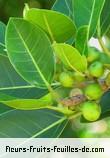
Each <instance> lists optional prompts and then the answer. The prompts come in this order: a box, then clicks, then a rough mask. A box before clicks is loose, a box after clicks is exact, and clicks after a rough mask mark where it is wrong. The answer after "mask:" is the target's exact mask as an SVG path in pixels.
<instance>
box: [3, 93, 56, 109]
mask: <svg viewBox="0 0 110 158" xmlns="http://www.w3.org/2000/svg"><path fill="white" fill-rule="evenodd" d="M2 103H4V104H5V105H8V106H10V107H12V108H15V109H21V110H35V109H42V108H43V109H44V108H46V107H49V106H50V105H52V103H53V101H52V97H51V95H50V94H47V95H46V96H43V97H41V98H40V99H15V100H11V101H2Z"/></svg>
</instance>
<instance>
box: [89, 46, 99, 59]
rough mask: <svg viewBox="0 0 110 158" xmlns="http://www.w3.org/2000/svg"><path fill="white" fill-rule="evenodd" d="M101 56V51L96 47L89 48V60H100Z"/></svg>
mask: <svg viewBox="0 0 110 158" xmlns="http://www.w3.org/2000/svg"><path fill="white" fill-rule="evenodd" d="M99 57H100V53H99V51H98V50H97V49H96V48H94V47H90V48H89V49H88V57H87V61H88V62H93V61H95V60H98V59H99Z"/></svg>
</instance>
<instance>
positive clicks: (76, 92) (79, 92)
mask: <svg viewBox="0 0 110 158" xmlns="http://www.w3.org/2000/svg"><path fill="white" fill-rule="evenodd" d="M77 95H83V91H82V90H81V89H79V88H74V89H72V90H71V91H70V95H69V96H70V97H73V96H77Z"/></svg>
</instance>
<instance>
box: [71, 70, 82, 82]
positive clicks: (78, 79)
mask: <svg viewBox="0 0 110 158" xmlns="http://www.w3.org/2000/svg"><path fill="white" fill-rule="evenodd" d="M73 78H74V79H75V80H76V81H77V82H83V81H85V77H84V76H82V75H80V74H79V73H78V72H74V73H73Z"/></svg>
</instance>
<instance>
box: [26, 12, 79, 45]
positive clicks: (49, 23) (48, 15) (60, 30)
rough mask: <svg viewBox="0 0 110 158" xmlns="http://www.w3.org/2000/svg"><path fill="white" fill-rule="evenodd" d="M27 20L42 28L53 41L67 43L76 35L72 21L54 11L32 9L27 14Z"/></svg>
mask: <svg viewBox="0 0 110 158" xmlns="http://www.w3.org/2000/svg"><path fill="white" fill-rule="evenodd" d="M25 19H26V20H28V21H30V22H32V23H33V24H35V25H36V26H37V25H38V26H40V27H41V28H42V29H43V30H44V31H45V32H46V33H47V35H49V37H50V38H51V40H52V41H57V42H65V41H67V40H68V39H70V38H71V37H75V34H76V27H75V25H74V23H73V22H72V20H71V19H70V18H68V17H67V16H65V15H64V14H61V13H58V12H55V11H52V10H45V9H30V10H28V11H27V12H26V15H25Z"/></svg>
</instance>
